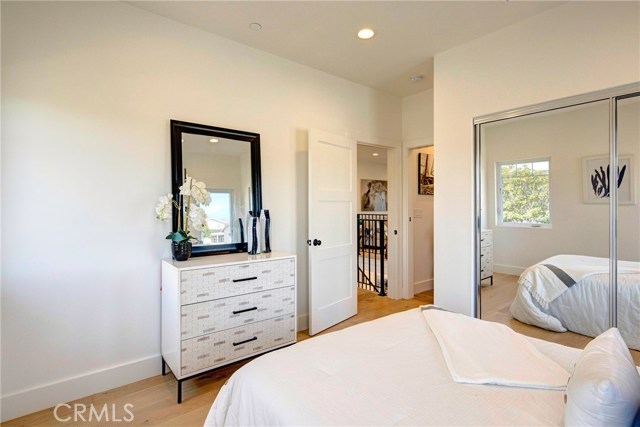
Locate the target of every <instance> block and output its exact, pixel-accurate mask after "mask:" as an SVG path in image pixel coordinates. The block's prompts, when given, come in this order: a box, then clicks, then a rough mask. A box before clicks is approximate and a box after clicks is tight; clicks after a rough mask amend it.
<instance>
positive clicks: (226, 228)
mask: <svg viewBox="0 0 640 427" xmlns="http://www.w3.org/2000/svg"><path fill="white" fill-rule="evenodd" d="M182 166H183V168H184V169H185V170H186V172H187V174H188V175H189V176H192V177H194V178H195V179H197V180H198V181H202V182H204V183H205V184H207V191H208V192H209V194H210V196H211V203H210V204H209V205H208V206H205V207H204V210H205V212H206V214H207V226H206V227H205V228H204V229H203V230H201V231H196V232H195V233H194V237H195V238H197V239H198V240H197V242H194V246H198V245H224V244H230V243H240V242H243V241H244V240H243V231H244V230H243V228H244V227H243V224H242V222H243V221H244V219H242V218H243V217H244V216H246V213H247V212H248V211H249V209H250V206H251V202H250V201H251V191H252V190H251V144H250V143H249V142H247V141H239V140H231V139H226V138H222V137H212V136H210V135H197V134H191V133H183V134H182Z"/></svg>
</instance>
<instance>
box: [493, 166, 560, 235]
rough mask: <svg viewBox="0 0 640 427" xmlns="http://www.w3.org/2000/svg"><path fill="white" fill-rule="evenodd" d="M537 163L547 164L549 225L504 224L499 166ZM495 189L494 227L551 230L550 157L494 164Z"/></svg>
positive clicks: (527, 223) (530, 223) (528, 223)
mask: <svg viewBox="0 0 640 427" xmlns="http://www.w3.org/2000/svg"><path fill="white" fill-rule="evenodd" d="M537 162H548V163H549V173H548V175H547V176H548V177H549V223H548V224H539V223H533V222H504V221H503V216H502V212H503V208H502V203H503V196H502V187H503V185H502V171H501V166H503V165H515V164H521V163H537ZM494 173H495V184H496V185H495V189H496V193H495V194H496V200H495V207H496V209H495V225H496V226H497V227H512V228H543V229H551V228H553V215H552V209H551V205H552V200H551V157H535V158H527V159H519V160H504V161H500V162H496V167H495V171H494Z"/></svg>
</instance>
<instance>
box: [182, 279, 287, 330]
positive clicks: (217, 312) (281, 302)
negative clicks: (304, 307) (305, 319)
mask: <svg viewBox="0 0 640 427" xmlns="http://www.w3.org/2000/svg"><path fill="white" fill-rule="evenodd" d="M295 292H296V291H295V287H294V286H289V287H286V288H278V289H271V290H268V291H262V292H254V293H251V294H244V295H239V296H236V297H230V298H224V299H218V300H213V301H206V302H200V303H196V304H189V305H183V306H182V310H181V311H182V313H181V328H180V329H181V332H180V335H181V339H183V340H184V339H189V338H193V337H197V336H199V335H205V334H210V333H212V332H219V331H223V330H225V329H229V328H235V327H236V326H241V325H247V324H249V323H255V322H259V321H261V320H265V319H270V318H272V317H277V316H282V315H284V314H290V313H294V312H295V296H296V295H295Z"/></svg>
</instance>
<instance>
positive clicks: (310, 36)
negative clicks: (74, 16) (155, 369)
mask: <svg viewBox="0 0 640 427" xmlns="http://www.w3.org/2000/svg"><path fill="white" fill-rule="evenodd" d="M127 3H128V4H130V5H133V6H136V7H138V8H141V9H145V10H147V11H150V12H153V13H156V14H158V15H162V16H164V17H167V18H170V19H173V20H175V21H178V22H182V23H184V24H187V25H190V26H193V27H196V28H200V29H202V30H205V31H208V32H210V33H213V34H217V35H219V36H222V37H225V38H228V39H231V40H235V41H237V42H240V43H243V44H245V45H248V46H251V47H254V48H257V49H260V50H263V51H267V52H270V53H272V54H275V55H278V56H281V57H283V58H287V59H289V60H291V61H295V62H297V63H300V64H304V65H307V66H309V67H312V68H315V69H318V70H322V71H325V72H327V73H329V74H333V75H335V76H339V77H342V78H345V79H347V80H350V81H353V82H356V83H360V84H363V85H365V86H369V87H372V88H375V89H379V90H383V91H386V92H390V93H392V94H395V95H398V96H407V95H411V94H414V93H417V92H421V91H423V90H427V89H430V88H431V87H433V56H434V55H435V54H436V53H439V52H443V51H445V50H447V49H450V48H452V47H454V46H457V45H461V44H463V43H465V42H468V41H470V40H472V39H475V38H478V37H480V36H483V35H485V34H489V33H492V32H494V31H497V30H499V29H501V28H504V27H506V26H509V25H511V24H514V23H515V22H518V21H521V20H523V19H526V18H528V17H530V16H533V15H536V14H539V13H541V12H544V11H545V10H548V9H550V8H552V7H555V6H557V5H559V4H562V3H563V2H556V1H132V2H127ZM256 22H257V23H260V24H261V25H262V29H261V30H260V31H253V30H252V29H250V28H249V25H250V24H251V23H256ZM365 26H368V27H371V28H373V29H374V30H375V31H376V35H375V36H374V37H373V38H372V39H370V40H360V39H358V38H357V37H356V32H357V31H358V30H359V29H361V28H363V27H365ZM413 75H422V76H423V77H424V78H423V79H422V80H421V81H419V82H411V81H410V79H409V78H410V77H411V76H413Z"/></svg>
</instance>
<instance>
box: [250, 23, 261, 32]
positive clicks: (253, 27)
mask: <svg viewBox="0 0 640 427" xmlns="http://www.w3.org/2000/svg"><path fill="white" fill-rule="evenodd" d="M249 29H251V31H255V32H256V33H257V32H258V31H260V30H261V29H262V25H260V24H259V23H258V22H252V23H251V24H249Z"/></svg>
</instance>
